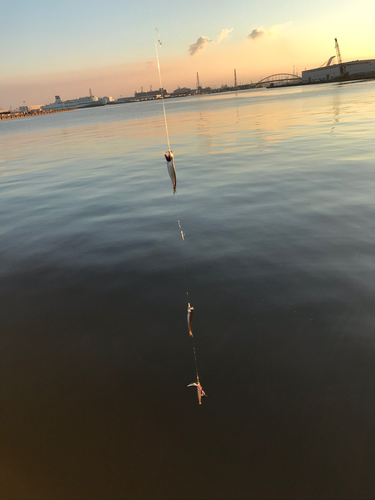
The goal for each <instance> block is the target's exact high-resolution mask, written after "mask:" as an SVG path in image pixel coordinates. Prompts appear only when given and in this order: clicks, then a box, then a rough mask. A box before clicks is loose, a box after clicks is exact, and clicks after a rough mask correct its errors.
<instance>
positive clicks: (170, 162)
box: [164, 150, 177, 194]
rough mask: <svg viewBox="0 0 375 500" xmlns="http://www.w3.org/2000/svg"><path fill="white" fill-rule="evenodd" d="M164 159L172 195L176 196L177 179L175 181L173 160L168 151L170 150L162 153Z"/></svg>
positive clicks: (170, 152)
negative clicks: (170, 182)
mask: <svg viewBox="0 0 375 500" xmlns="http://www.w3.org/2000/svg"><path fill="white" fill-rule="evenodd" d="M164 157H165V159H166V160H167V169H168V174H169V177H170V178H171V181H172V186H173V194H176V186H177V179H176V169H175V168H174V160H173V153H172V151H170V150H168V151H164Z"/></svg>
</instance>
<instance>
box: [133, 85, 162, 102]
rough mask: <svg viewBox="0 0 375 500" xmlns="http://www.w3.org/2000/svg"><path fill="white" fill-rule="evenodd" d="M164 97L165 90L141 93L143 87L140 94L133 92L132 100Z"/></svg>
mask: <svg viewBox="0 0 375 500" xmlns="http://www.w3.org/2000/svg"><path fill="white" fill-rule="evenodd" d="M162 94H163V95H164V97H165V96H166V94H167V90H166V89H162V88H160V89H158V90H150V91H149V92H143V87H142V90H141V91H140V92H137V91H135V92H134V99H158V98H160V97H161V96H162Z"/></svg>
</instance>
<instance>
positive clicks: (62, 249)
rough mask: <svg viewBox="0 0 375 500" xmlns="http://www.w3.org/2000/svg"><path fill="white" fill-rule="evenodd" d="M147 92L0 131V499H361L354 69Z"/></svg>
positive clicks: (370, 225) (369, 207)
mask: <svg viewBox="0 0 375 500" xmlns="http://www.w3.org/2000/svg"><path fill="white" fill-rule="evenodd" d="M166 108H167V115H168V125H169V132H170V136H171V146H172V149H173V151H174V153H175V160H176V171H177V184H178V195H177V197H173V195H172V194H171V186H170V179H169V176H168V172H167V169H166V165H165V160H164V157H163V151H164V149H165V145H166V139H165V129H164V122H163V114H162V108H161V103H160V102H158V101H155V102H148V103H145V102H143V103H142V102H141V103H134V104H129V105H119V106H106V107H103V108H100V109H99V108H98V109H92V110H81V111H77V112H74V111H72V112H69V113H60V114H58V115H46V116H40V117H35V118H32V119H25V120H22V119H20V120H10V121H6V122H4V123H0V129H1V135H0V148H1V159H0V162H1V163H0V167H1V170H0V175H1V191H2V202H1V205H0V216H1V221H2V224H1V229H0V231H1V246H0V276H1V280H0V303H1V304H2V314H1V330H0V342H1V346H0V347H1V348H0V396H1V414H0V429H1V430H0V433H1V436H0V442H1V451H2V457H3V461H2V468H1V470H0V484H1V485H2V486H1V496H2V497H3V498H88V497H89V498H373V497H374V493H375V480H374V474H373V470H374V465H375V463H374V454H373V444H372V443H373V435H374V431H375V429H374V414H375V412H374V410H375V408H374V405H373V403H372V401H373V394H374V392H375V378H374V376H373V371H374V368H373V367H374V361H375V338H374V334H373V325H374V321H375V316H374V314H375V313H374V307H373V298H374V292H375V289H374V283H375V280H374V273H375V268H374V262H373V254H374V249H375V201H374V196H373V194H374V190H375V179H374V175H373V166H374V160H375V154H374V147H373V137H374V135H375V90H374V86H373V82H357V83H355V84H352V85H317V86H309V87H298V88H293V89H288V88H283V89H273V90H269V89H262V90H257V91H244V92H235V93H227V94H222V95H210V96H197V97H195V98H181V99H173V100H170V101H166ZM26 121H27V123H26ZM332 127H334V131H333V132H332ZM178 221H179V222H178ZM179 223H180V226H181V228H183V238H184V242H185V243H186V245H185V246H184V251H185V254H186V255H185V257H186V273H187V276H188V283H189V297H190V299H191V303H192V304H194V309H195V311H194V337H195V341H196V346H197V349H198V350H199V359H198V361H199V375H200V378H201V382H202V384H203V387H204V389H205V390H206V391H207V393H208V394H209V397H208V398H207V400H205V401H203V402H202V405H201V406H198V404H197V401H196V396H195V394H194V393H193V392H190V391H189V390H188V389H187V387H186V386H187V384H189V383H191V382H192V380H193V379H194V373H195V367H194V359H193V355H192V352H191V344H190V339H189V336H188V334H187V331H186V330H187V328H186V289H185V288H186V287H185V283H186V282H185V268H184V265H183V261H182V257H181V244H182V243H183V242H182V240H181V237H182V235H181V230H182V229H181V228H179ZM197 471H199V472H198V473H197Z"/></svg>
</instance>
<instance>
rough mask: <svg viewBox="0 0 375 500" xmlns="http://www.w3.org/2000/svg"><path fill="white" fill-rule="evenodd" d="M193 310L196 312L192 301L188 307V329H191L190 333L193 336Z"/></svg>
mask: <svg viewBox="0 0 375 500" xmlns="http://www.w3.org/2000/svg"><path fill="white" fill-rule="evenodd" d="M193 312H194V307H192V306H191V305H190V302H188V308H187V324H188V330H189V335H190V337H192V336H193V330H192V323H193Z"/></svg>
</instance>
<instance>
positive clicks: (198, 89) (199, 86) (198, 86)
mask: <svg viewBox="0 0 375 500" xmlns="http://www.w3.org/2000/svg"><path fill="white" fill-rule="evenodd" d="M200 91H201V84H200V83H199V74H198V71H197V93H198V94H200Z"/></svg>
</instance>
